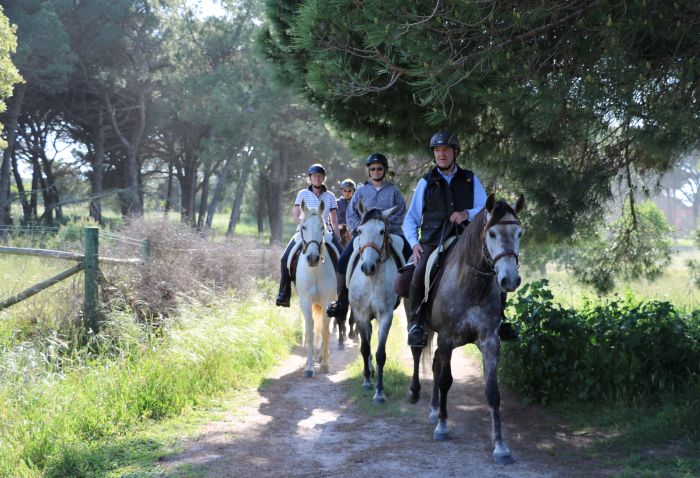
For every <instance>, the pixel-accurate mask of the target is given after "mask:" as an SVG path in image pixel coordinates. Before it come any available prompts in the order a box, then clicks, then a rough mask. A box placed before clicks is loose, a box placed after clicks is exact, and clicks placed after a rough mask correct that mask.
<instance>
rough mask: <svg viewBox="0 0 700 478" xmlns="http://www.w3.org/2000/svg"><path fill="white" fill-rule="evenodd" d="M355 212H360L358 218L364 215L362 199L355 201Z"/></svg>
mask: <svg viewBox="0 0 700 478" xmlns="http://www.w3.org/2000/svg"><path fill="white" fill-rule="evenodd" d="M357 210H358V211H360V216H364V215H365V207H364V206H363V205H362V199H360V200H358V201H357Z"/></svg>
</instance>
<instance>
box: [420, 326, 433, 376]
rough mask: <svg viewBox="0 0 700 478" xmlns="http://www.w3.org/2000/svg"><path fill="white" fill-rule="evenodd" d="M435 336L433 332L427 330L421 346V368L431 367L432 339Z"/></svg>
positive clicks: (428, 368)
mask: <svg viewBox="0 0 700 478" xmlns="http://www.w3.org/2000/svg"><path fill="white" fill-rule="evenodd" d="M434 338H435V332H433V331H432V330H428V338H427V340H426V343H425V347H424V348H423V353H422V354H421V356H420V361H421V367H423V370H432V369H433V339H434Z"/></svg>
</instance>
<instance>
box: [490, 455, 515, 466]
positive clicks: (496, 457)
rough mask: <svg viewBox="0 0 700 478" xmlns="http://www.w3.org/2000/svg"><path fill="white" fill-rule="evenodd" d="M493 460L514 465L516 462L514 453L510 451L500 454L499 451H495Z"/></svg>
mask: <svg viewBox="0 0 700 478" xmlns="http://www.w3.org/2000/svg"><path fill="white" fill-rule="evenodd" d="M493 461H494V462H495V463H496V464H497V465H512V464H513V463H515V459H514V458H513V455H511V454H510V453H504V454H499V453H494V454H493Z"/></svg>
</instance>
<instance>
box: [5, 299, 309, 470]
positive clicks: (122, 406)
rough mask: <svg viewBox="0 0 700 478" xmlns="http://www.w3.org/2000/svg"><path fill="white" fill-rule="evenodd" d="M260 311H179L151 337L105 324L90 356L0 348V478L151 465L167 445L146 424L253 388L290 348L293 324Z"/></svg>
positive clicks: (221, 306)
mask: <svg viewBox="0 0 700 478" xmlns="http://www.w3.org/2000/svg"><path fill="white" fill-rule="evenodd" d="M262 304H263V301H262V300H260V298H259V297H251V298H250V300H248V301H246V302H237V301H234V300H232V299H228V300H221V301H220V302H218V303H216V304H214V305H213V306H209V307H205V306H195V305H191V306H184V307H183V308H182V310H181V313H180V316H179V317H180V319H179V321H178V323H177V325H174V326H173V327H172V328H170V329H169V330H162V331H160V332H159V333H153V331H149V330H147V329H146V328H144V327H142V326H140V325H139V324H136V323H134V322H133V321H131V318H130V316H128V315H126V314H124V315H123V316H121V317H112V320H110V322H109V323H108V324H106V326H105V327H104V328H103V332H102V333H101V336H100V337H99V338H96V339H95V341H94V343H93V349H95V348H97V349H99V352H100V353H98V354H94V355H88V354H87V353H86V352H85V351H82V352H75V351H73V352H71V351H63V352H64V353H65V354H66V355H65V356H62V355H61V354H60V353H59V351H56V350H52V349H50V348H43V349H42V348H41V347H39V346H36V345H34V344H32V343H23V344H14V346H13V347H12V348H9V347H8V348H4V349H2V350H0V364H1V365H2V368H1V369H0V374H1V377H2V381H0V476H7V477H15V476H31V477H33V476H111V475H113V476H122V475H123V474H124V473H127V470H128V468H129V467H133V466H136V468H139V469H140V468H142V467H143V466H144V465H134V464H133V463H134V462H140V463H147V462H148V463H154V462H155V458H157V457H159V456H163V455H164V454H166V453H167V452H168V450H169V448H170V447H172V446H173V440H172V439H168V438H166V437H167V436H171V435H172V433H170V434H169V433H167V426H166V427H165V428H164V430H166V431H164V432H162V433H161V434H162V435H163V436H161V437H159V436H158V431H157V429H158V427H157V426H156V427H155V428H154V427H153V425H154V423H156V422H158V421H160V420H163V419H169V418H172V417H177V416H179V415H183V414H184V415H185V416H187V415H188V414H190V413H192V410H196V409H198V408H200V407H206V406H208V405H210V404H211V399H212V397H217V396H221V395H222V394H224V393H225V392H227V391H230V390H232V389H233V390H240V389H245V388H247V387H251V386H255V385H256V384H258V383H259V380H260V377H261V372H263V371H264V370H266V369H268V368H269V367H270V366H272V365H273V364H274V363H276V362H277V361H278V360H279V358H280V357H282V356H285V355H286V354H287V353H288V351H289V348H290V345H291V344H292V343H296V341H297V340H298V335H299V324H298V321H295V320H294V319H292V315H291V313H290V314H287V313H284V314H280V313H279V310H273V308H272V307H270V306H267V305H262ZM6 345H9V344H6ZM115 470H123V473H122V472H121V471H120V472H119V473H117V472H116V471H115ZM139 476H144V475H139Z"/></svg>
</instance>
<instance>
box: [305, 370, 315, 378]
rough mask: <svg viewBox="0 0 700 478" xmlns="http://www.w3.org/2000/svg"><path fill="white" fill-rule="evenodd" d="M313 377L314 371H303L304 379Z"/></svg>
mask: <svg viewBox="0 0 700 478" xmlns="http://www.w3.org/2000/svg"><path fill="white" fill-rule="evenodd" d="M313 376H314V371H313V370H304V377H306V378H311V377H313Z"/></svg>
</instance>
